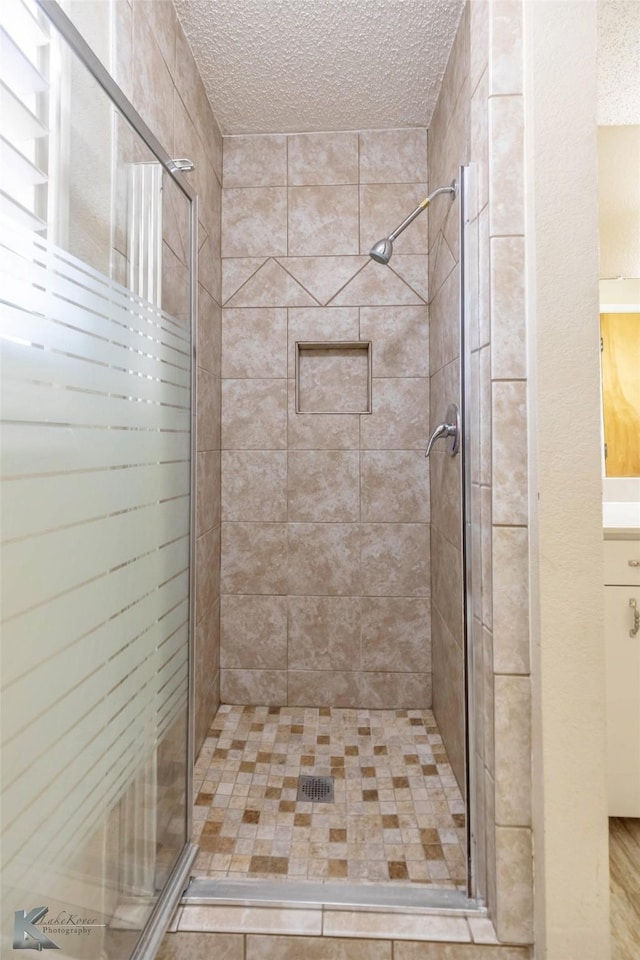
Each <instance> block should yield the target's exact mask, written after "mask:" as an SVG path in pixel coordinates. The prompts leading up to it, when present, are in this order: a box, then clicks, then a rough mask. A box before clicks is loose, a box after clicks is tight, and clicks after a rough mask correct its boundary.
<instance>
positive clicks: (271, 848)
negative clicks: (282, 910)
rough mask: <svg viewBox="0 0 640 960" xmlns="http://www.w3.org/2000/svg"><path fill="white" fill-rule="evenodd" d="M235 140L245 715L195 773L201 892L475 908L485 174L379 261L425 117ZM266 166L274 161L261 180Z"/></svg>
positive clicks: (406, 197) (236, 436)
mask: <svg viewBox="0 0 640 960" xmlns="http://www.w3.org/2000/svg"><path fill="white" fill-rule="evenodd" d="M394 138H395V140H396V141H397V143H394ZM383 146H386V147H387V149H388V153H389V154H391V155H393V159H390V157H389V156H386V155H384V153H383ZM394 148H395V149H394ZM224 149H225V151H226V152H225V164H226V169H228V170H230V171H232V176H229V178H228V181H225V182H224V183H223V219H222V226H223V234H222V270H223V274H222V276H223V316H222V437H221V447H222V451H221V492H222V504H221V519H222V535H221V637H220V701H221V705H220V708H219V710H218V713H217V716H216V717H215V719H214V721H213V723H212V725H211V728H210V729H209V731H208V734H207V736H206V738H205V740H204V744H203V746H202V749H201V751H200V755H199V758H198V761H197V763H196V771H195V778H196V799H195V823H194V837H195V838H196V839H197V842H198V844H199V855H198V858H197V860H196V862H195V867H194V873H195V874H196V877H197V879H196V880H195V881H194V882H193V883H192V884H191V886H190V888H189V890H188V891H187V894H186V901H185V902H187V903H189V902H200V903H201V902H207V901H212V902H215V901H216V900H217V901H224V900H227V899H229V898H231V899H234V898H236V897H237V898H239V899H246V898H249V899H251V898H256V899H258V900H263V899H266V900H269V899H275V900H278V901H281V900H285V901H286V900H287V899H292V900H299V899H302V900H305V901H308V899H309V898H311V899H312V900H317V901H318V902H334V898H335V902H345V900H346V901H347V902H349V903H360V902H362V903H365V902H367V903H371V902H375V899H376V897H377V898H378V901H379V902H381V903H389V902H394V903H402V902H405V903H407V904H422V905H426V904H434V905H442V904H447V905H455V904H457V905H460V906H465V905H468V903H469V900H468V897H469V896H470V895H471V896H473V897H476V896H482V894H481V892H480V890H479V885H478V884H477V883H476V880H475V877H474V875H473V873H472V871H471V870H470V869H469V862H470V848H471V843H472V836H473V835H474V830H473V824H474V817H475V810H474V809H473V804H468V803H467V798H468V797H469V796H473V788H470V786H469V780H468V778H469V776H470V775H472V768H471V764H470V762H469V759H468V754H469V751H468V747H467V737H468V735H470V734H471V731H470V729H469V724H468V720H467V713H468V701H469V699H470V697H471V695H472V689H471V684H470V683H469V682H468V677H469V669H472V667H473V664H472V663H471V662H470V658H471V649H470V647H471V645H472V644H470V642H469V637H468V632H469V630H470V616H469V615H468V613H467V610H468V603H469V600H470V597H471V588H472V583H471V579H472V577H471V575H472V551H473V544H472V542H471V537H470V531H471V526H472V523H471V519H472V518H471V510H472V506H473V505H472V502H471V480H470V477H471V472H470V471H471V455H472V454H471V437H469V436H468V435H467V431H466V424H467V423H476V422H477V420H476V419H473V418H472V417H471V416H470V409H471V402H472V397H471V382H470V376H471V365H470V350H471V341H470V336H469V331H468V323H469V318H468V313H467V311H466V310H465V309H464V307H465V301H466V298H467V297H469V296H470V293H469V290H470V289H471V287H470V282H469V277H470V276H471V275H473V272H474V270H475V274H476V281H477V269H478V267H477V263H476V264H475V265H474V263H473V253H474V250H473V247H471V248H470V249H467V247H468V237H469V231H470V229H471V227H470V218H469V209H470V207H472V205H473V202H474V198H473V189H474V186H473V171H472V170H470V169H469V168H464V167H463V168H458V167H457V166H453V167H452V166H451V161H450V159H448V158H444V159H443V167H444V169H441V170H436V171H435V172H434V173H433V175H432V176H433V177H434V178H437V179H436V183H437V182H438V180H440V182H442V181H444V182H445V183H447V182H448V183H449V184H450V186H447V187H444V188H438V189H436V190H434V191H433V192H432V193H431V194H429V195H428V196H427V197H426V200H425V201H423V202H422V203H421V204H420V205H419V206H418V207H417V208H416V209H415V210H414V212H413V213H412V214H410V216H409V217H408V218H406V219H405V220H404V221H403V222H402V224H401V225H400V227H399V228H398V229H396V230H395V231H394V233H392V234H391V235H389V236H388V237H386V238H385V240H382V241H379V243H377V244H376V245H375V247H374V248H373V250H372V251H371V252H370V247H371V241H372V239H373V238H374V237H375V236H376V235H378V236H379V235H380V233H381V232H382V231H383V230H388V228H389V221H391V222H393V220H396V221H397V216H398V209H402V207H403V206H405V207H407V206H409V207H410V204H411V205H415V197H416V195H417V196H420V195H421V194H422V195H423V196H424V195H425V194H427V190H426V189H425V187H426V182H425V181H426V177H427V170H426V131H385V132H384V134H376V133H372V132H361V133H334V134H326V135H324V134H302V135H289V136H287V135H275V134H274V135H269V136H264V137H260V136H257V137H255V138H249V137H238V138H233V137H230V138H227V139H226V140H225V144H224ZM257 156H262V157H267V158H270V159H271V158H273V159H271V162H270V164H267V163H266V164H265V167H264V169H263V170H261V186H259V187H258V186H256V185H255V183H254V181H253V180H252V177H253V176H254V175H255V174H254V171H255V164H254V162H252V160H253V158H255V157H257ZM328 156H333V157H336V156H339V157H340V163H341V164H342V166H341V168H340V170H339V171H338V170H332V169H331V165H330V164H328V167H329V169H327V168H326V167H325V168H323V161H324V159H325V158H326V157H328ZM407 156H409V157H410V158H411V162H410V163H407V161H406V157H407ZM350 160H352V166H351V168H349V162H350ZM243 163H244V164H246V170H245V169H244V168H243ZM403 164H404V166H403ZM337 165H338V164H337V161H336V167H337ZM367 165H368V166H367ZM347 170H349V172H345V171H347ZM452 178H453V180H452ZM430 179H431V177H430ZM352 180H353V183H352ZM281 185H283V186H281ZM285 197H286V204H287V205H288V220H287V217H286V213H285V212H284V210H283V208H284V206H285V204H284V200H285ZM411 200H413V203H411ZM250 202H251V203H252V204H253V210H252V212H251V219H250V218H249V217H248V216H247V214H246V211H247V209H248V206H249V203H250ZM427 206H429V210H430V218H429V219H428V218H427V217H426V216H425V217H424V218H421V219H417V216H418V214H419V213H421V212H422V211H423V210H425V209H426V207H427ZM279 209H281V210H283V213H282V216H281V218H280V219H279V214H278V210H279ZM256 220H257V221H258V222H259V225H260V226H259V228H255V227H254V226H253V221H256ZM414 221H415V223H414ZM285 222H286V223H287V224H288V230H287V231H285V230H284V229H282V225H283V224H284V223H285ZM410 223H411V224H412V227H411V229H409V230H407V232H406V233H403V231H404V229H405V227H407V226H409V224H410ZM354 225H355V229H354ZM400 233H403V236H402V239H401V240H399V241H398V242H397V246H396V250H395V252H394V255H393V259H392V260H391V262H389V261H390V258H391V252H392V244H393V241H394V240H395V239H396V237H398V236H399V234H400ZM465 241H467V243H465ZM367 254H368V255H367ZM427 255H428V256H427ZM470 257H471V259H470ZM370 258H371V259H370ZM428 258H429V266H428ZM373 261H377V262H373ZM430 313H431V316H430V315H429V314H430ZM463 371H464V372H463ZM450 407H451V411H450V409H449V408H450ZM458 411H460V414H459V415H458V413H457V412H458ZM460 423H462V424H463V425H465V426H463V427H462V429H460ZM432 434H433V435H432ZM454 434H455V435H456V436H453V435H454ZM430 435H432V441H431V443H430V444H429V447H430V454H429V459H425V453H426V448H427V444H428V441H429V437H430ZM439 437H442V438H443V440H438V438H439ZM445 439H447V441H448V442H447V443H445V442H443V441H444V440H445ZM458 452H459V453H460V455H459V456H456V455H455V454H457V453H458ZM452 453H453V454H454V455H453V456H452V455H451V454H452ZM474 842H475V841H474Z"/></svg>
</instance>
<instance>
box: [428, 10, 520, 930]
mask: <svg viewBox="0 0 640 960" xmlns="http://www.w3.org/2000/svg"><path fill="white" fill-rule="evenodd" d="M521 29H522V3H521V0H495V2H492V3H476V2H472V3H470V4H468V5H467V8H466V10H465V13H464V15H463V18H462V21H461V24H460V29H459V32H458V36H457V39H456V42H455V44H454V47H453V50H452V54H451V58H450V60H449V64H448V67H447V71H446V74H445V78H444V81H443V86H442V92H441V96H440V100H439V102H438V106H437V108H436V111H435V113H434V117H433V120H432V124H431V126H430V129H429V170H430V175H431V183H432V184H433V183H434V182H435V178H436V176H437V178H438V180H439V182H443V183H446V182H447V180H450V179H451V177H452V176H453V175H454V174H455V169H456V167H457V165H458V164H460V163H464V162H467V161H468V162H469V163H470V164H471V168H472V169H471V173H472V191H471V193H472V206H471V209H470V211H469V220H470V223H469V226H468V229H467V239H468V250H469V258H468V259H469V263H470V266H471V271H470V274H469V276H468V292H469V297H468V303H467V306H468V310H469V337H470V349H471V364H470V374H471V378H470V379H471V384H470V386H471V406H472V412H471V416H472V421H471V424H470V425H469V430H470V434H471V441H472V446H471V472H472V497H471V524H472V584H473V600H472V610H471V611H469V613H470V615H471V617H472V646H473V657H472V659H473V675H472V676H471V677H470V678H469V680H470V686H471V690H472V695H473V703H474V709H473V723H472V734H473V738H472V742H471V743H470V749H471V751H472V757H471V761H472V763H473V766H474V769H475V774H476V789H475V791H474V796H473V797H472V798H471V804H472V812H471V815H472V819H473V820H475V822H476V824H478V829H475V830H474V834H475V836H476V846H475V851H474V868H475V874H476V880H477V885H478V892H479V893H480V895H482V896H484V897H485V898H486V900H487V901H488V905H489V908H490V911H491V914H492V917H493V918H494V921H495V923H496V929H497V933H498V937H499V939H500V940H503V941H507V942H511V943H522V944H526V943H530V942H531V940H532V934H533V896H532V879H533V854H532V837H531V689H530V677H529V669H530V668H529V609H528V577H529V572H528V530H527V523H528V503H527V409H526V352H525V313H524V200H523V186H522V185H523V166H522V164H523V104H522V49H521ZM450 219H451V218H450ZM454 224H455V221H453V220H452V224H451V228H450V227H449V225H448V222H447V218H446V217H445V216H444V215H443V213H442V209H441V207H438V208H436V206H435V205H434V206H433V207H432V208H431V210H430V231H431V236H430V248H429V249H430V261H429V271H430V286H431V301H430V311H431V328H432V329H431V342H430V354H431V376H432V381H431V403H432V424H434V423H436V422H437V421H438V420H439V418H440V417H441V414H442V410H441V409H439V407H442V405H443V400H441V399H440V398H441V397H443V394H444V391H443V390H442V389H441V388H440V386H439V381H440V380H441V379H442V378H443V371H446V370H447V369H448V368H449V369H450V374H449V383H448V390H447V393H446V394H445V395H447V396H448V395H449V393H451V392H454V391H455V389H456V387H457V381H456V371H457V360H455V358H456V357H457V356H458V355H459V344H457V343H456V342H455V341H453V340H450V339H448V335H447V333H446V332H444V327H443V325H442V324H441V323H440V321H439V319H438V318H439V314H440V313H442V314H444V315H451V314H454V313H455V312H456V311H457V297H458V275H457V270H458V267H457V261H458V251H457V248H456V236H455V234H454V232H453V226H454ZM448 287H449V289H448ZM439 299H442V301H443V305H444V309H442V310H441V311H439V305H438V300H439ZM441 327H442V329H441ZM436 358H437V359H436ZM442 463H445V464H446V463H447V460H446V457H445V456H444V455H443V454H439V455H438V456H434V458H433V462H432V465H431V500H432V504H433V505H434V506H433V508H432V527H431V531H432V533H431V536H432V569H433V571H434V573H433V577H432V580H433V585H432V590H433V617H432V619H433V627H432V631H433V681H434V710H435V713H436V717H437V719H438V723H439V726H440V728H441V730H442V732H443V736H444V739H445V743H446V746H447V750H448V753H449V755H450V756H451V757H452V759H453V760H454V762H457V763H458V765H459V766H460V765H461V764H462V745H461V737H462V734H463V725H462V701H461V698H460V699H458V698H456V697H455V692H456V690H457V689H459V688H458V687H457V685H454V687H453V691H454V693H453V695H452V693H451V689H450V688H448V687H447V684H446V683H445V682H444V681H445V679H446V678H449V677H451V676H452V675H453V676H455V675H457V674H458V673H460V672H461V671H462V669H463V666H462V647H461V644H460V637H461V632H460V631H459V626H460V624H459V619H458V617H459V611H458V610H457V608H456V609H453V608H452V607H451V606H450V604H449V607H448V608H447V609H446V610H444V611H443V610H442V609H441V607H442V606H443V605H444V600H445V597H446V594H445V592H444V590H441V589H439V587H438V578H439V577H442V578H444V577H445V576H446V579H447V581H451V580H452V579H454V580H455V578H456V577H457V576H458V575H459V573H458V568H457V566H456V563H455V561H456V560H457V558H458V552H457V548H458V546H459V540H458V539H457V537H458V531H457V529H456V528H455V527H454V526H450V527H448V526H447V524H448V522H449V521H450V520H452V518H453V517H454V516H455V511H454V510H451V512H450V513H449V512H448V510H447V498H446V491H447V489H449V490H452V489H453V490H455V489H457V487H456V486H455V484H453V483H447V476H446V474H445V473H444V469H443V467H442ZM449 467H450V469H451V468H452V467H453V464H451V463H449ZM436 503H439V504H441V508H440V507H439V508H438V509H436V508H435V504H436ZM438 567H441V570H440V572H438ZM441 597H442V602H441V599H440V598H441Z"/></svg>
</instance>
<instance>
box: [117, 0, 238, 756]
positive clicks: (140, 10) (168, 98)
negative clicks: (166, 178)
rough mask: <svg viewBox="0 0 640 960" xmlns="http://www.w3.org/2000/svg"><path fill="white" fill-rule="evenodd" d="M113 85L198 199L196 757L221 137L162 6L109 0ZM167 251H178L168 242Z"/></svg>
mask: <svg viewBox="0 0 640 960" xmlns="http://www.w3.org/2000/svg"><path fill="white" fill-rule="evenodd" d="M114 15H115V33H114V44H115V58H114V60H115V70H114V73H115V77H116V80H117V81H118V83H119V84H120V86H121V87H122V89H123V90H124V93H125V94H126V95H127V96H128V97H129V98H130V100H131V101H132V102H133V105H134V106H135V107H136V109H137V110H138V112H139V113H140V114H141V115H142V118H143V119H144V120H145V121H146V122H147V123H148V124H149V126H150V127H151V129H152V130H153V132H154V133H155V135H156V136H157V137H158V139H159V140H160V141H161V143H162V144H163V146H164V147H165V149H166V150H167V151H168V152H169V153H170V154H171V155H172V156H175V157H189V158H190V159H192V160H193V162H194V163H195V171H194V173H193V174H189V175H188V179H189V180H190V182H191V184H192V186H193V187H194V188H195V190H196V191H197V194H198V204H199V206H198V211H199V217H198V219H199V224H198V254H199V269H198V295H199V309H198V343H197V349H198V371H197V398H196V404H197V446H198V454H197V465H196V469H197V504H196V508H197V531H196V532H197V543H196V555H197V562H196V710H195V713H196V717H195V726H196V749H199V746H200V744H201V743H202V740H203V739H204V737H205V735H206V731H207V729H208V727H209V724H210V722H211V719H212V718H213V716H214V715H215V712H216V710H217V708H218V704H219V662H220V641H219V623H220V617H219V608H220V599H219V598H220V584H219V555H220V374H221V371H220V354H221V344H220V338H221V308H220V300H221V285H220V209H221V186H220V184H221V179H222V137H221V135H220V131H219V129H218V125H217V123H216V121H215V118H214V116H213V113H212V111H211V107H210V106H209V102H208V100H207V97H206V94H205V92H204V86H203V84H202V80H201V79H200V76H199V74H198V71H197V68H196V65H195V61H194V59H193V56H192V54H191V50H190V49H189V46H188V44H187V41H186V39H185V36H184V34H183V32H182V28H181V27H180V25H179V23H178V19H177V17H176V13H175V9H174V7H173V4H172V3H170V2H166V0H163V2H147V0H135V3H130V2H128V0H116V3H115V4H114ZM173 246H174V247H175V246H176V244H175V243H174V244H173Z"/></svg>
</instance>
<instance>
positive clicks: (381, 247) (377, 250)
mask: <svg viewBox="0 0 640 960" xmlns="http://www.w3.org/2000/svg"><path fill="white" fill-rule="evenodd" d="M457 192H458V183H457V181H456V180H452V181H451V186H449V187H438V189H437V190H434V191H433V193H430V194H429V196H428V197H425V198H424V200H421V201H420V203H419V204H418V206H417V207H416V208H415V210H413V211H412V212H411V213H410V214H409V216H408V217H406V218H405V219H404V220H403V221H402V223H401V224H400V226H399V227H396V229H395V230H394V231H393V233H390V234H389V236H388V237H383V239H382V240H378V242H377V243H374V245H373V246H372V247H371V250H369V256H370V257H371V259H372V260H375V261H376V263H389V260H391V256H392V254H393V241H394V240H395V239H396V237H398V236H399V235H400V234H401V233H402V231H403V230H404V229H405V228H406V227H408V226H409V224H410V223H413V221H414V220H415V218H416V217H417V216H418V214H420V213H422V211H423V210H426V208H427V207H428V206H429V204H430V203H431V201H432V200H433V198H434V197H437V196H438V195H439V194H441V193H450V194H451V199H452V200H454V199H455V196H456V194H457Z"/></svg>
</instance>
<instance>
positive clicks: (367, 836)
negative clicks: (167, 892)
mask: <svg viewBox="0 0 640 960" xmlns="http://www.w3.org/2000/svg"><path fill="white" fill-rule="evenodd" d="M301 775H312V776H325V775H327V776H332V777H334V778H335V801H334V802H333V803H318V802H315V803H313V802H309V801H298V802H297V801H296V794H297V788H298V777H299V776H301ZM195 789H196V799H195V814H194V840H195V842H197V843H198V844H199V846H200V852H199V854H198V858H197V860H196V862H195V872H196V873H197V874H198V875H199V876H209V877H215V878H226V879H229V880H238V879H246V878H258V877H259V878H262V879H264V878H270V879H276V878H280V879H289V880H292V879H295V880H332V881H335V880H341V879H342V880H345V881H352V882H353V881H357V882H375V883H381V882H388V881H397V882H402V881H404V882H405V883H406V882H410V883H424V884H431V885H433V886H438V887H441V888H442V887H445V888H462V889H464V887H465V878H466V873H465V815H464V802H463V800H462V796H461V794H460V790H459V789H458V785H457V782H456V779H455V777H454V775H453V771H452V769H451V766H450V764H449V762H448V758H447V755H446V752H445V749H444V746H443V743H442V739H441V737H440V734H439V732H438V728H437V725H436V723H435V720H434V718H433V713H432V712H431V711H429V710H340V709H336V708H331V709H329V708H304V707H246V706H245V707H240V706H221V707H220V710H219V711H218V714H217V715H216V718H215V720H214V722H213V724H212V726H211V729H210V731H209V735H208V737H207V739H206V740H205V742H204V744H203V747H202V750H201V752H200V756H199V757H198V760H197V763H196V767H195Z"/></svg>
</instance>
